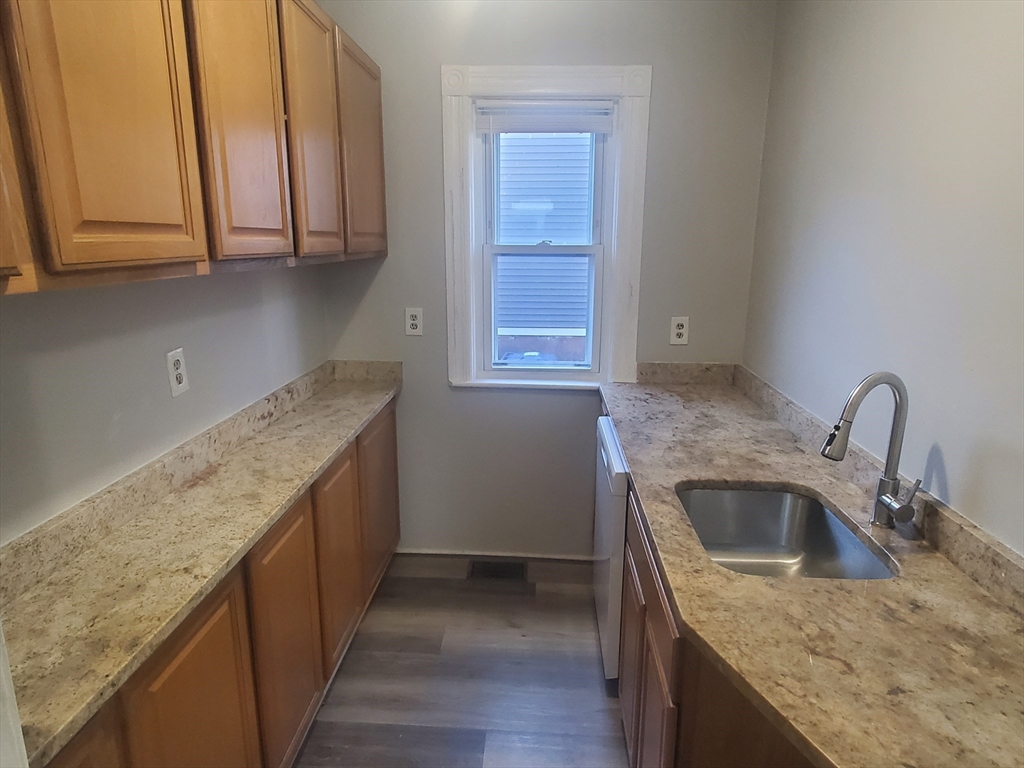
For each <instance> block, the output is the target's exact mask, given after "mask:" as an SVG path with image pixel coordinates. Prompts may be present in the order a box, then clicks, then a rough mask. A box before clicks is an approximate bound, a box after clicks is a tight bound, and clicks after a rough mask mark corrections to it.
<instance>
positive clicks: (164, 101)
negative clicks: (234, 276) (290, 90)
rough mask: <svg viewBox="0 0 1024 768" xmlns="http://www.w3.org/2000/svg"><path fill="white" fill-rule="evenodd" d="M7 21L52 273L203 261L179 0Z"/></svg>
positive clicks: (85, 3) (36, 2)
mask: <svg viewBox="0 0 1024 768" xmlns="http://www.w3.org/2000/svg"><path fill="white" fill-rule="evenodd" d="M12 12H13V13H12V20H13V23H12V27H13V30H12V31H13V34H14V37H15V39H16V40H17V48H18V56H17V61H18V64H19V69H18V78H17V79H18V80H19V81H20V84H21V88H22V92H23V94H24V97H25V103H26V106H27V115H26V117H27V120H26V123H27V134H28V139H29V141H30V143H31V160H32V165H33V168H34V171H35V173H34V175H35V178H36V181H37V184H38V188H39V199H40V204H41V205H42V207H43V211H44V214H45V215H44V224H45V227H46V230H47V248H46V256H47V266H48V268H49V269H51V270H53V271H57V272H64V271H70V270H80V269H88V268H97V267H111V266H119V265H120V266H124V265H133V264H152V263H160V262H174V261H201V260H205V258H206V228H205V224H204V222H203V195H202V187H201V183H200V178H199V159H198V151H197V146H196V132H195V119H194V116H193V111H192V94H191V84H190V81H189V71H188V53H187V47H186V43H185V26H184V18H183V14H182V6H181V0H76V1H75V2H61V1H60V0H16V1H15V2H14V4H13V6H12Z"/></svg>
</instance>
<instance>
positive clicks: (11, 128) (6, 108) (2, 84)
mask: <svg viewBox="0 0 1024 768" xmlns="http://www.w3.org/2000/svg"><path fill="white" fill-rule="evenodd" d="M9 88H10V81H9V80H8V78H7V66H6V61H5V60H4V57H3V55H2V52H0V278H4V277H11V276H14V275H20V274H22V271H21V265H22V264H25V263H27V262H30V261H31V260H32V240H31V237H30V236H29V230H28V228H29V210H28V206H27V204H26V200H25V190H24V187H23V185H22V181H21V172H20V171H21V165H20V163H19V158H18V151H17V150H16V149H15V146H16V139H15V132H16V131H17V122H16V115H15V114H14V110H13V108H12V107H13V103H12V100H11V97H10V94H9Z"/></svg>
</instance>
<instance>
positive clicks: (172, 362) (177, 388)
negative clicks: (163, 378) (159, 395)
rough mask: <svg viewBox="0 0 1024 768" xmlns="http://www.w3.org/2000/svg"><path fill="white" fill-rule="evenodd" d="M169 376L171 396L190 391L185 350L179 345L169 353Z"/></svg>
mask: <svg viewBox="0 0 1024 768" xmlns="http://www.w3.org/2000/svg"><path fill="white" fill-rule="evenodd" d="M167 378H168V379H169V380H170V382H171V397H177V396H178V395H180V394H181V393H182V392H187V391H188V372H187V371H186V370H185V350H184V349H182V348H181V347H178V348H177V349H176V350H174V351H173V352H168V353H167Z"/></svg>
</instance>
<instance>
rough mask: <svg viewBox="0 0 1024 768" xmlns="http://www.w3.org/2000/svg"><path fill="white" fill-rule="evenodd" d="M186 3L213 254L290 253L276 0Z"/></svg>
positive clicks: (263, 254)
mask: <svg viewBox="0 0 1024 768" xmlns="http://www.w3.org/2000/svg"><path fill="white" fill-rule="evenodd" d="M188 9H189V15H188V21H189V28H190V31H191V33H192V39H193V46H192V55H193V61H194V62H195V69H194V71H195V72H196V92H197V104H196V108H197V111H198V113H199V130H200V139H201V141H200V147H201V149H202V155H203V171H204V178H205V181H206V190H207V212H208V214H209V220H208V221H209V227H210V231H211V235H212V241H213V254H212V255H213V258H215V259H223V258H231V257H239V256H268V255H271V256H273V255H278V256H290V255H292V254H293V252H294V248H293V246H292V212H291V193H290V191H289V188H288V147H287V141H286V136H285V133H286V131H285V117H284V85H283V82H282V79H281V41H280V35H279V33H278V23H277V2H276V0H254V1H253V2H245V3H238V2H235V3H225V2H214V3H211V2H206V0H190V2H189V7H188Z"/></svg>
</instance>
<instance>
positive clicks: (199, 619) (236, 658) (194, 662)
mask: <svg viewBox="0 0 1024 768" xmlns="http://www.w3.org/2000/svg"><path fill="white" fill-rule="evenodd" d="M121 696H122V697H123V703H124V712H125V721H126V726H127V734H128V754H129V757H130V764H131V765H132V766H133V768H149V767H150V766H152V767H153V768H157V767H158V766H159V767H163V768H166V766H175V767H176V768H205V767H206V766H211V765H216V766H239V768H242V767H243V766H253V765H260V764H261V761H260V751H259V731H258V726H257V722H256V698H255V694H254V692H253V675H252V657H251V656H250V653H249V627H248V622H247V619H246V607H245V587H244V583H243V581H242V576H241V573H240V572H239V570H238V569H236V570H235V571H234V572H232V573H231V574H230V575H229V576H228V577H227V578H226V579H225V580H224V582H223V583H222V584H220V585H219V586H218V587H217V588H216V589H215V590H214V591H213V593H212V594H211V595H210V596H209V597H207V598H206V599H205V600H204V601H203V602H202V603H201V604H200V605H199V607H198V608H196V609H195V611H193V612H192V614H191V615H190V616H189V617H188V619H186V621H185V623H184V624H182V625H181V626H180V627H179V628H178V629H177V630H176V631H175V632H174V633H173V634H172V635H171V637H170V638H169V639H168V640H167V641H166V642H164V644H163V645H162V646H161V647H160V648H159V650H157V652H156V654H154V656H152V657H151V658H150V659H149V660H148V661H147V662H146V664H144V665H143V667H142V668H141V669H140V670H139V671H138V672H136V673H135V674H134V675H133V676H132V677H131V678H130V679H129V680H128V682H127V683H126V684H125V686H124V688H123V689H122V691H121Z"/></svg>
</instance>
